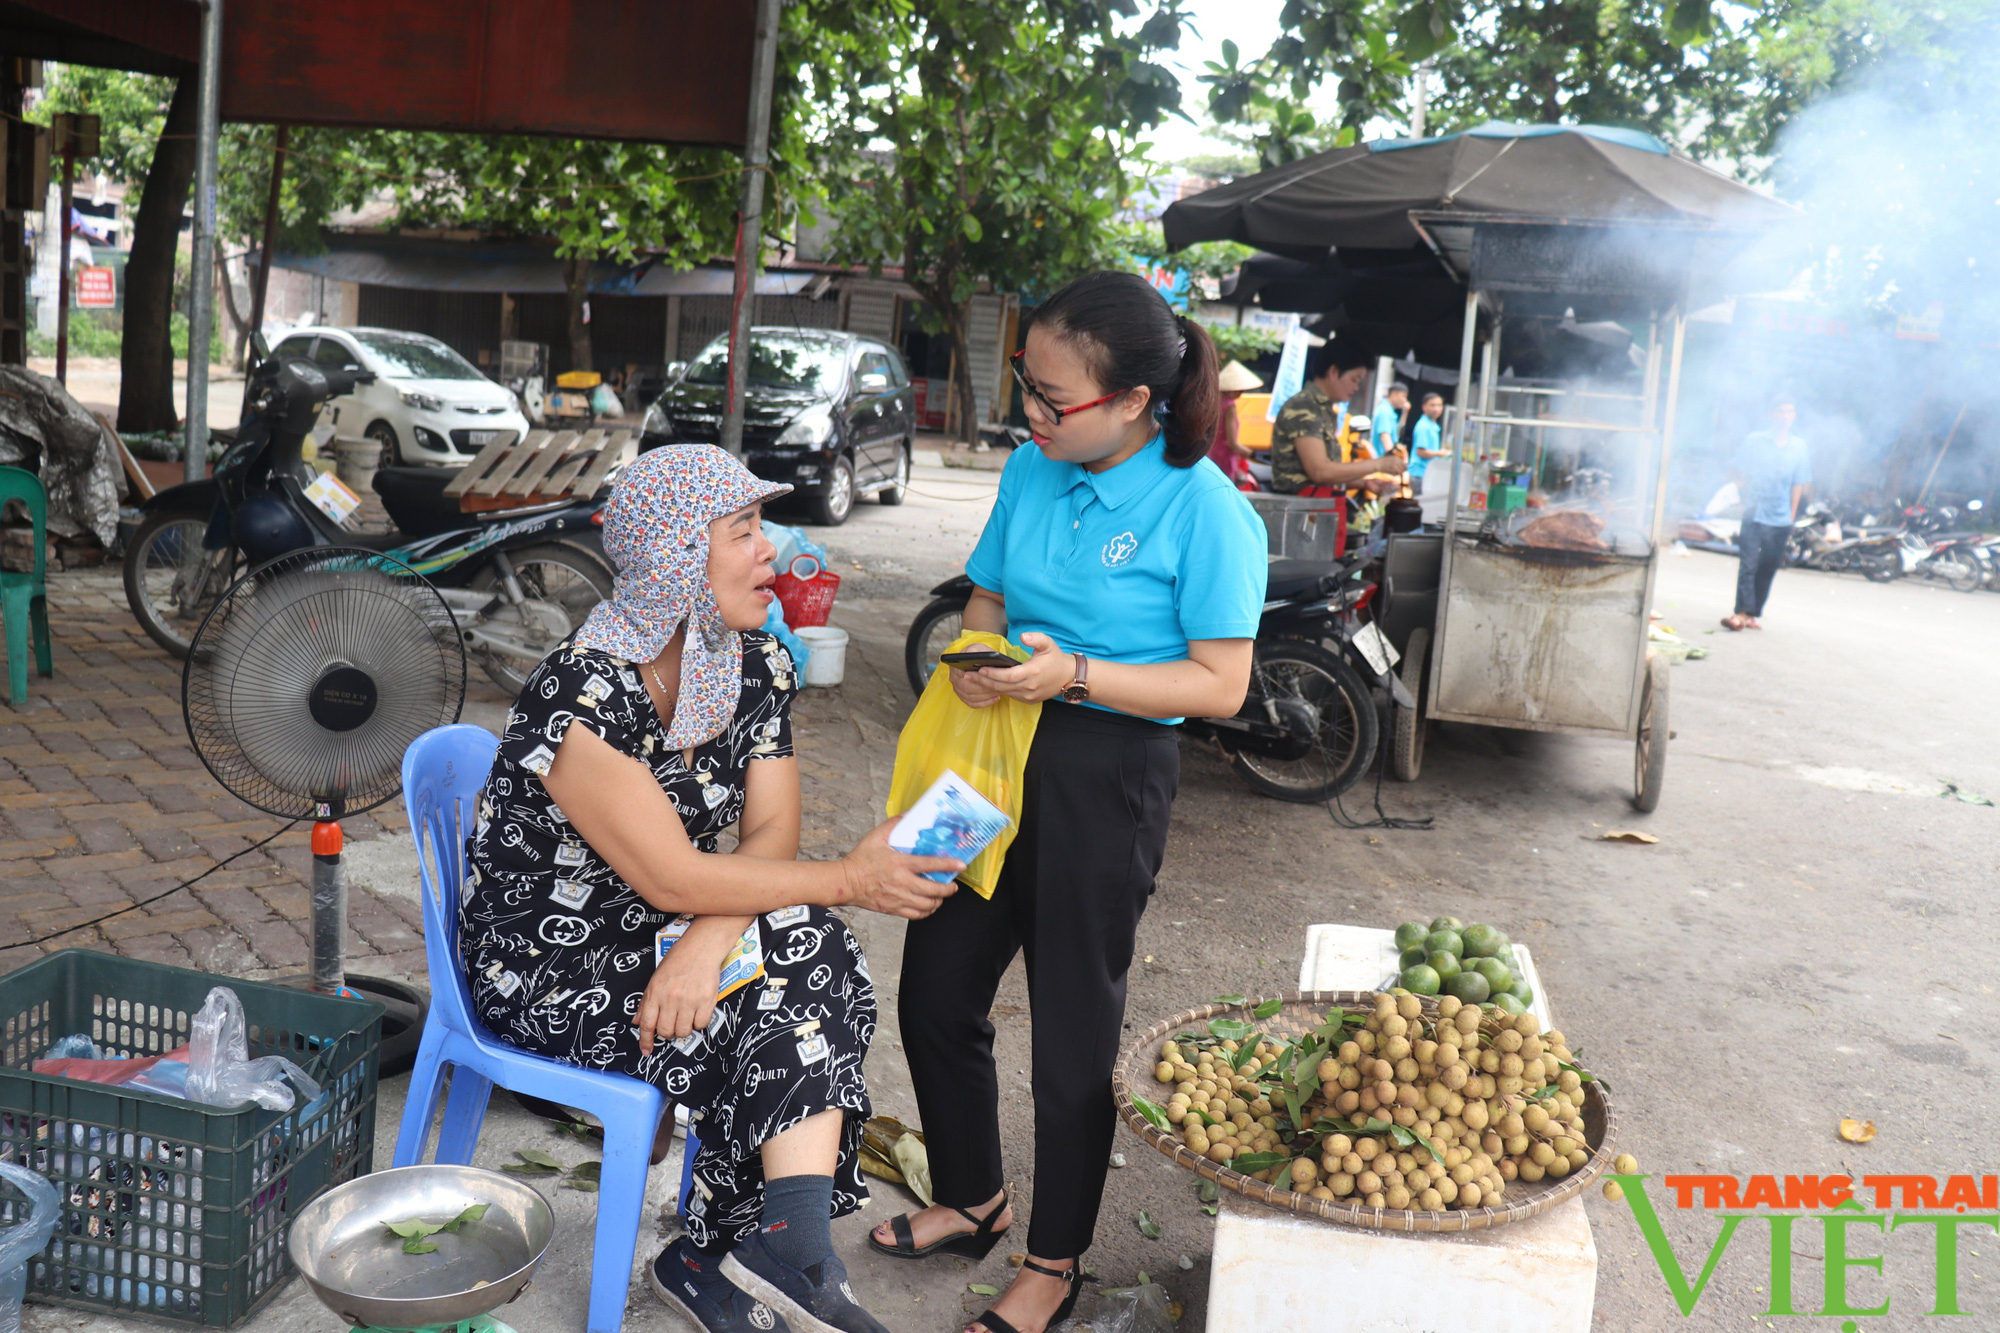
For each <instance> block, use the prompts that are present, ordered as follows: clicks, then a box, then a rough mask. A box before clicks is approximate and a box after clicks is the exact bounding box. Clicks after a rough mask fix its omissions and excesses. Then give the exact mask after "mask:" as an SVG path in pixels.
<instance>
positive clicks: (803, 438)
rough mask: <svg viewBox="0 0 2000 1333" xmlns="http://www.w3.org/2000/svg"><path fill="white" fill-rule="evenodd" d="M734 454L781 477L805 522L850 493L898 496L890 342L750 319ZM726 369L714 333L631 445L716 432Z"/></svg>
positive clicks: (830, 519) (906, 380)
mask: <svg viewBox="0 0 2000 1333" xmlns="http://www.w3.org/2000/svg"><path fill="white" fill-rule="evenodd" d="M750 349H751V354H750V380H749V384H748V386H747V387H746V390H745V393H744V402H743V461H744V463H745V464H747V465H748V466H749V468H750V470H751V471H752V472H754V473H756V474H757V475H758V476H760V477H764V478H766V479H768V480H771V481H788V482H790V483H791V484H792V486H793V487H794V489H795V493H796V494H797V495H798V496H799V497H800V498H801V499H803V500H804V501H805V504H806V509H807V512H808V513H809V514H810V516H811V518H812V521H813V522H815V523H821V524H825V525H827V526H829V527H834V526H838V525H839V524H842V523H845V522H846V521H847V516H848V515H849V514H850V513H852V512H853V510H854V501H855V498H856V497H857V496H862V495H873V496H874V497H875V498H876V499H878V500H880V501H881V502H882V503H883V504H885V505H893V504H901V503H902V502H903V494H904V491H905V489H906V488H907V487H908V485H909V481H910V451H911V450H912V449H913V448H915V445H916V429H917V414H916V395H915V392H914V390H912V389H911V387H910V372H909V371H908V370H907V369H905V368H904V366H903V358H902V357H900V356H898V355H897V354H896V350H895V349H894V348H893V347H889V346H887V345H886V344H884V343H880V342H877V341H875V340H874V339H872V338H864V337H862V336H861V335H859V334H855V333H844V332H841V331H840V330H838V329H801V328H777V327H767V328H754V329H752V330H751V331H750ZM728 376H729V335H728V334H723V335H722V336H721V337H718V338H717V339H715V341H713V342H711V343H710V344H709V345H708V346H706V347H704V348H702V350H701V355H699V356H697V357H696V358H695V359H694V360H693V361H691V362H689V363H688V366H687V369H686V370H684V371H682V372H681V374H680V375H679V377H678V378H676V379H675V380H674V382H673V383H672V384H671V385H669V386H668V388H667V390H666V392H664V393H662V394H661V395H660V396H659V398H658V399H656V400H655V401H654V402H653V405H652V406H651V407H649V408H648V409H646V416H645V420H644V423H643V424H642V425H641V427H640V431H641V434H640V437H639V447H640V448H641V449H642V450H643V449H652V448H656V447H658V446H659V445H662V444H685V443H705V444H713V443H715V441H716V437H717V434H718V432H719V430H720V423H721V420H722V405H723V394H724V392H725V391H726V389H727V385H728Z"/></svg>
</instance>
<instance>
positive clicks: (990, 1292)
mask: <svg viewBox="0 0 2000 1333" xmlns="http://www.w3.org/2000/svg"><path fill="white" fill-rule="evenodd" d="M965 1289H966V1290H967V1291H969V1292H971V1293H972V1294H973V1295H975V1296H998V1295H999V1294H1000V1288H998V1287H996V1286H994V1285H992V1284H991V1283H988V1282H968V1283H966V1284H965Z"/></svg>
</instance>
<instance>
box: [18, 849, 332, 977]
mask: <svg viewBox="0 0 2000 1333" xmlns="http://www.w3.org/2000/svg"><path fill="white" fill-rule="evenodd" d="M298 823H299V821H298V820H296V819H294V820H291V821H289V822H288V823H286V824H285V825H284V827H282V828H280V829H279V830H278V831H277V832H276V833H273V834H272V835H271V836H270V837H268V838H266V839H264V840H263V841H262V842H253V843H251V844H250V845H249V846H248V847H245V848H244V849H243V850H242V851H240V852H232V853H230V854H229V855H228V856H226V857H224V858H223V859H222V860H220V861H217V862H216V863H215V864H214V865H212V866H210V867H209V868H208V869H206V870H204V871H202V872H201V873H200V874H199V875H196V876H195V877H194V878H193V879H186V880H182V881H181V882H180V883H178V884H176V885H174V886H173V887H172V888H171V889H166V890H163V891H162V892H160V893H156V894H154V895H153V896H152V897H150V898H142V899H140V900H139V901H138V902H136V903H130V904H128V905H126V906H124V907H121V908H119V909H118V910H117V911H115V912H106V913H105V914H104V915H103V916H100V917H93V918H92V919H91V920H89V921H80V922H78V923H77V924H76V925H74V926H65V927H64V928H63V929H61V930H58V931H52V932H50V933H49V934H47V935H37V936H35V938H33V939H31V940H16V941H15V942H14V943H12V944H0V952H4V951H6V950H8V949H25V948H27V947H28V946H29V945H31V944H46V943H48V942H49V941H50V940H57V939H61V938H62V937H63V936H65V935H73V934H75V933H76V932H77V931H79V930H88V929H90V928H91V927H92V926H101V925H103V924H104V923H105V922H106V921H109V920H111V918H113V917H116V916H123V915H125V914H126V913H127V912H136V911H138V910H139V909H140V908H141V907H146V906H149V905H151V904H153V903H156V902H158V901H160V899H162V898H166V897H169V896H171V895H173V894H176V893H179V892H180V891H181V890H182V889H187V888H193V887H194V886H195V885H197V884H199V883H201V882H202V881H203V880H205V879H207V878H208V877H209V876H210V875H213V874H214V873H215V872H216V871H218V870H220V869H222V867H224V866H226V865H228V864H229V863H230V862H231V861H234V860H235V859H236V858H237V857H239V856H248V855H249V854H250V853H252V852H254V851H256V850H257V849H258V848H260V847H267V846H269V845H270V844H271V843H273V842H275V841H277V839H278V838H280V837H282V836H283V835H284V834H286V833H289V832H291V830H292V829H293V828H294V827H296V826H297V825H298Z"/></svg>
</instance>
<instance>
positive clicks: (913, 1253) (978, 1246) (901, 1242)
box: [868, 1190, 1008, 1259]
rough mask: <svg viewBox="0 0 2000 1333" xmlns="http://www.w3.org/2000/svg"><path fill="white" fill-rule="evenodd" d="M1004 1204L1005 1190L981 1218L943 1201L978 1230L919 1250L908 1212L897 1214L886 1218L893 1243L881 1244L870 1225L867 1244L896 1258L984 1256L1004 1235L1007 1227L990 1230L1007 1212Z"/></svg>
mask: <svg viewBox="0 0 2000 1333" xmlns="http://www.w3.org/2000/svg"><path fill="white" fill-rule="evenodd" d="M1007 1203H1008V1199H1007V1191H1005V1190H1002V1191H1000V1202H999V1203H997V1204H995V1205H993V1211H992V1212H990V1213H988V1214H987V1215H986V1218H985V1220H984V1221H982V1220H980V1219H979V1218H977V1217H974V1216H973V1215H972V1214H971V1213H970V1212H967V1211H966V1210H965V1209H963V1208H960V1207H959V1206H958V1205H957V1204H950V1203H948V1204H946V1205H945V1207H947V1208H949V1209H951V1210H952V1211H953V1212H954V1213H957V1214H958V1215H959V1216H960V1217H962V1218H964V1219H965V1220H966V1221H968V1222H970V1223H972V1224H973V1225H974V1226H975V1227H977V1228H978V1230H977V1231H970V1232H967V1231H961V1232H959V1233H958V1234H956V1235H953V1236H946V1237H945V1238H944V1239H943V1240H939V1241H932V1242H931V1243H930V1244H929V1245H926V1246H924V1247H923V1248H922V1249H921V1250H920V1249H918V1248H917V1237H916V1234H915V1233H914V1232H912V1231H911V1230H910V1215H909V1214H908V1213H898V1214H896V1216H894V1217H892V1218H890V1219H889V1231H890V1234H891V1235H893V1236H895V1238H896V1243H895V1244H894V1245H884V1244H883V1243H882V1242H881V1241H879V1240H877V1239H876V1238H875V1232H874V1229H873V1228H870V1229H869V1232H868V1243H869V1244H870V1245H872V1246H874V1247H875V1248H876V1249H877V1250H880V1251H881V1252H882V1253H883V1254H890V1255H894V1256H895V1257H896V1258H898V1259H927V1258H929V1257H930V1256H931V1255H933V1254H940V1253H942V1254H956V1255H959V1256H960V1257H962V1258H966V1259H984V1258H985V1257H986V1256H987V1254H988V1253H989V1252H990V1251H991V1250H992V1249H993V1246H994V1245H995V1244H996V1243H998V1241H999V1239H1000V1238H1001V1237H1002V1236H1004V1235H1006V1234H1007V1230H1006V1228H1004V1227H1003V1228H1002V1229H1000V1230H999V1231H995V1230H993V1223H994V1220H995V1219H997V1218H998V1217H999V1216H1000V1214H1002V1213H1004V1212H1006V1211H1007Z"/></svg>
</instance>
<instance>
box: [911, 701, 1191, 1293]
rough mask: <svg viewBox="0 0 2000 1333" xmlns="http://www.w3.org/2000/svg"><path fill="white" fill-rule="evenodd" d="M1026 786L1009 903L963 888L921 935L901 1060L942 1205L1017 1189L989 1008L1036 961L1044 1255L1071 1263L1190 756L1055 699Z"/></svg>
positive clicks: (1097, 1170)
mask: <svg viewBox="0 0 2000 1333" xmlns="http://www.w3.org/2000/svg"><path fill="white" fill-rule="evenodd" d="M1025 778H1026V780H1025V782H1024V783H1023V804H1022V811H1021V827H1020V832H1019V834H1018V836H1016V838H1015V839H1014V843H1013V845H1012V846H1011V847H1009V848H1008V850H1007V862H1006V865H1005V867H1004V868H1003V870H1002V871H1001V875H1000V883H999V885H998V887H997V888H996V889H995V890H994V893H993V897H992V898H991V899H982V898H980V897H979V895H977V894H975V893H973V892H972V891H971V890H970V889H960V890H959V891H958V892H957V893H955V894H953V895H952V896H951V897H950V898H947V899H946V900H945V903H944V906H942V907H940V908H939V909H938V910H937V912H936V913H934V914H933V915H931V916H929V917H927V918H925V919H924V920H922V921H917V922H913V923H912V924H911V926H910V929H909V933H908V935H907V937H906V939H905V942H904V945H903V980H902V990H901V1006H900V1007H901V1012H902V1031H903V1050H904V1054H905V1055H906V1056H907V1057H908V1058H909V1062H910V1075H911V1077H912V1078H913V1079H914V1081H915V1083H916V1092H917V1107H918V1109H919V1111H920V1112H921V1113H922V1115H923V1126H924V1138H925V1141H926V1145H927V1147H928V1148H929V1152H930V1164H931V1185H932V1188H933V1189H934V1191H935V1193H936V1197H937V1200H938V1202H940V1203H948V1204H955V1205H957V1206H959V1207H962V1208H970V1207H973V1206H975V1205H977V1204H980V1203H983V1202H985V1201H986V1200H987V1199H990V1198H992V1197H993V1196H994V1195H995V1194H997V1193H999V1191H1000V1187H1001V1185H1002V1184H1003V1183H1004V1182H1005V1176H1004V1174H1003V1169H1002V1166H1001V1162H1000V1112H999V1086H998V1083H997V1082H996V1080H995V1075H994V1068H993V1024H992V1022H991V1021H990V1019H989V1018H988V1013H989V1011H990V1010H991V1009H992V1007H993V996H994V993H995V992H996V991H997V990H998V989H999V986H1000V977H1001V975H1002V974H1003V973H1004V972H1006V970H1007V967H1008V965H1009V964H1010V963H1011V962H1012V961H1013V959H1014V954H1015V953H1016V952H1017V951H1022V952H1025V954H1026V956H1027V960H1026V961H1027V969H1028V1003H1029V1010H1030V1013H1031V1014H1032V1017H1033V1022H1034V1039H1033V1044H1034V1060H1033V1064H1034V1099H1035V1194H1034V1218H1033V1221H1032V1223H1031V1224H1030V1226H1029V1229H1028V1250H1029V1252H1030V1253H1032V1254H1036V1255H1039V1256H1041V1257H1042V1258H1045V1259H1068V1258H1074V1257H1076V1256H1078V1255H1081V1254H1082V1253H1083V1252H1084V1250H1086V1249H1088V1248H1089V1246H1090V1240H1091V1234H1092V1232H1094V1231H1095V1230H1096V1227H1097V1209H1098V1204H1099V1203H1100V1202H1101V1201H1102V1198H1103V1194H1104V1173H1105V1167H1106V1165H1107V1164H1108V1161H1109V1157H1110V1153H1111V1140H1112V1134H1113V1132H1114V1130H1115V1128H1116V1124H1115V1120H1116V1113H1115V1112H1114V1111H1113V1109H1112V1105H1111V1070H1112V1066H1113V1065H1115V1064H1116V1063H1117V1059H1118V1052H1119V1049H1120V1039H1121V1035H1122V1032H1123V1025H1124V1021H1125V974H1126V971H1127V969H1128V968H1130V966H1131V964H1132V947H1133V941H1134V939H1135V937H1136V935H1137V933H1138V928H1139V917H1140V915H1141V914H1142V913H1143V912H1144V911H1145V910H1146V901H1147V899H1148V898H1150V897H1151V896H1152V892H1153V877H1154V876H1155V875H1157V874H1158V873H1159V869H1160V860H1161V858H1162V856H1164V855H1165V853H1166V846H1167V820H1168V817H1169V815H1170V814H1171V813H1172V809H1173V803H1174V793H1175V791H1176V790H1177V789H1178V788H1179V786H1180V751H1179V749H1178V748H1177V746H1176V743H1175V739H1174V730H1173V728H1171V727H1166V726H1162V725H1160V724H1159V723H1155V722H1149V721H1145V720H1143V719H1138V718H1130V717H1125V716H1123V715H1118V714H1111V713H1106V712H1104V711H1102V710H1100V709H1094V708H1083V707H1078V706H1075V705H1072V704H1064V703H1047V704H1044V705H1043V706H1042V718H1041V723H1040V726H1039V727H1038V728H1037V730H1036V733H1035V743H1034V748H1033V749H1032V750H1030V751H1029V754H1028V764H1027V772H1026V775H1025Z"/></svg>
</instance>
